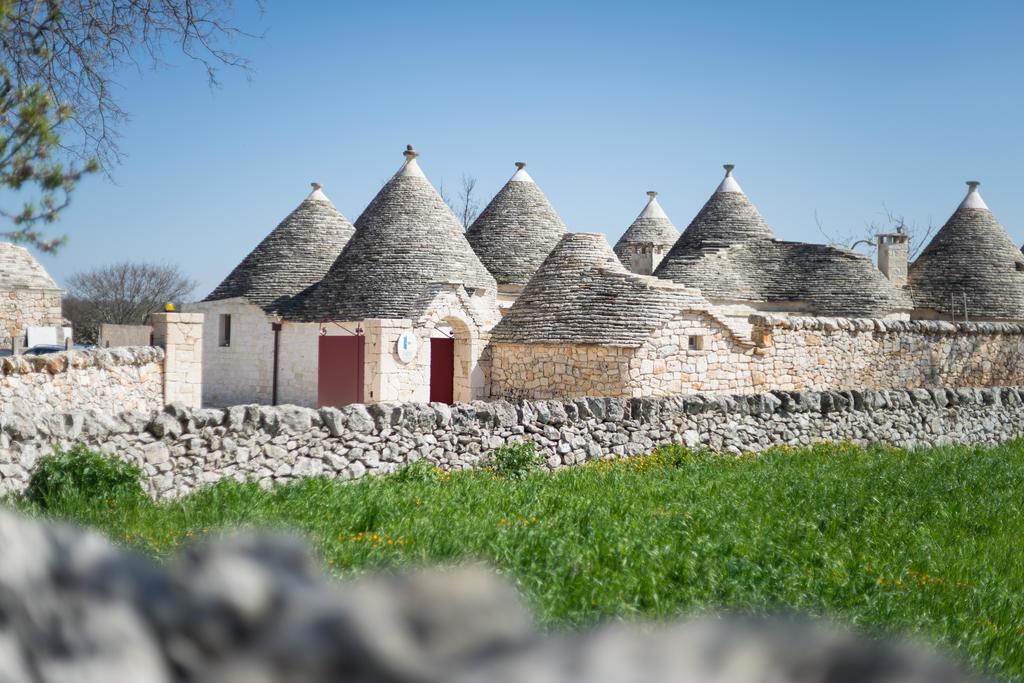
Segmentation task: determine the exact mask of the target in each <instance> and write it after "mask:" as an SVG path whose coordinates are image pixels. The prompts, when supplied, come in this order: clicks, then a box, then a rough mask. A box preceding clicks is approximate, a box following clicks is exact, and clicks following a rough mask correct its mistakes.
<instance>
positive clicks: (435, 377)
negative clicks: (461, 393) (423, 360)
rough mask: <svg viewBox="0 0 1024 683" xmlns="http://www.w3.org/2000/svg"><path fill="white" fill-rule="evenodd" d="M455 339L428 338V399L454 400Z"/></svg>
mask: <svg viewBox="0 0 1024 683" xmlns="http://www.w3.org/2000/svg"><path fill="white" fill-rule="evenodd" d="M454 380H455V340H454V339H449V338H447V337H442V338H440V339H431V340H430V400H431V401H436V402H437V403H453V402H454V400H455V388H454V387H455V383H454Z"/></svg>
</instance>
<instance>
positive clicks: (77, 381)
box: [0, 346, 164, 419]
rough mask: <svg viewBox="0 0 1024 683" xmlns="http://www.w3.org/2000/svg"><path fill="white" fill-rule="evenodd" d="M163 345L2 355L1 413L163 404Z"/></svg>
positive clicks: (106, 410) (116, 409)
mask: <svg viewBox="0 0 1024 683" xmlns="http://www.w3.org/2000/svg"><path fill="white" fill-rule="evenodd" d="M163 362H164V353H163V350H162V349H159V348H154V347H150V346H141V347H118V348H112V349H89V350H86V351H64V352H62V353H53V354H48V355H45V356H7V357H5V358H3V359H0V404H2V406H3V408H2V411H3V412H2V414H3V415H4V416H8V415H11V414H14V413H19V414H27V415H28V416H29V418H30V419H34V417H33V416H35V415H47V414H49V413H67V412H72V411H89V410H93V411H98V412H104V413H109V414H115V413H119V412H121V411H125V410H156V409H158V408H160V407H161V406H163V405H164V395H163Z"/></svg>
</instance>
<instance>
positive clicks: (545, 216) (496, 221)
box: [466, 161, 565, 307]
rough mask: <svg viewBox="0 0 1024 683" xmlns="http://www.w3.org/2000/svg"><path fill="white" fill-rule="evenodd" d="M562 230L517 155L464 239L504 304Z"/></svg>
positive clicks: (541, 259) (513, 298) (518, 291)
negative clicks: (508, 175)
mask: <svg viewBox="0 0 1024 683" xmlns="http://www.w3.org/2000/svg"><path fill="white" fill-rule="evenodd" d="M564 234H565V224H564V223H563V222H562V219H561V218H560V217H559V216H558V213H557V212H556V211H555V209H554V207H552V206H551V203H550V202H549V201H548V198H547V197H546V196H545V195H544V192H542V191H541V189H540V188H539V187H538V186H537V183H536V182H534V180H533V178H532V177H530V174H529V173H527V172H526V164H525V163H524V162H522V161H518V162H516V172H515V173H514V174H513V175H512V177H511V178H510V179H509V181H508V182H507V183H505V186H504V187H502V188H501V190H500V191H499V192H498V194H496V195H495V196H494V198H493V199H492V200H491V201H490V203H489V204H488V205H487V206H486V207H485V208H484V210H483V211H481V212H480V215H479V216H478V217H477V219H476V220H475V221H473V224H472V225H471V226H469V229H468V230H467V231H466V239H467V240H469V243H470V245H471V246H472V247H473V251H475V252H476V255H477V256H478V257H479V258H480V261H481V262H482V263H483V264H484V266H485V267H486V268H487V270H488V271H490V273H491V274H492V275H493V276H494V279H495V281H496V282H497V284H498V302H499V305H501V306H503V307H507V306H509V305H511V303H512V302H513V301H515V299H516V297H517V296H519V293H520V292H522V291H523V288H524V287H525V286H526V283H527V282H529V281H530V278H531V277H533V274H534V273H536V272H537V269H538V268H539V267H540V264H541V263H543V262H544V259H545V258H547V255H548V254H549V253H551V250H552V249H554V248H555V245H556V244H558V240H559V239H561V237H562V235H564Z"/></svg>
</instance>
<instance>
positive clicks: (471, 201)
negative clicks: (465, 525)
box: [437, 173, 480, 230]
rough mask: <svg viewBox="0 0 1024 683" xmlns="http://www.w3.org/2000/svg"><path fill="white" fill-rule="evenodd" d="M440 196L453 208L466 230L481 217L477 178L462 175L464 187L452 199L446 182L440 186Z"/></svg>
mask: <svg viewBox="0 0 1024 683" xmlns="http://www.w3.org/2000/svg"><path fill="white" fill-rule="evenodd" d="M437 191H438V194H440V195H441V199H443V200H444V203H445V204H447V205H448V206H449V207H451V210H452V213H454V214H455V217H456V218H458V219H459V223H462V228H463V229H464V230H465V229H467V228H469V226H471V225H472V224H473V221H475V220H476V217H477V216H479V215H480V202H479V200H478V199H477V198H476V178H475V177H473V176H471V175H466V174H465V173H463V174H462V187H461V188H460V189H459V194H458V196H457V197H454V198H453V197H451V196H450V195H449V194H448V193H447V192H446V191H445V188H444V181H442V182H441V183H440V185H438V188H437Z"/></svg>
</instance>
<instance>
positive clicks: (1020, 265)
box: [1015, 261, 1024, 273]
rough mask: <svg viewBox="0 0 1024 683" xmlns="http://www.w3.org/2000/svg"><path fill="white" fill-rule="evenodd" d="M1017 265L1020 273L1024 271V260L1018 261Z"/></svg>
mask: <svg viewBox="0 0 1024 683" xmlns="http://www.w3.org/2000/svg"><path fill="white" fill-rule="evenodd" d="M1015 265H1016V266H1017V272H1018V273H1024V262H1021V261H1017V263H1016V264H1015Z"/></svg>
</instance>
